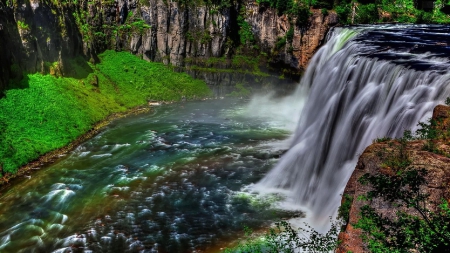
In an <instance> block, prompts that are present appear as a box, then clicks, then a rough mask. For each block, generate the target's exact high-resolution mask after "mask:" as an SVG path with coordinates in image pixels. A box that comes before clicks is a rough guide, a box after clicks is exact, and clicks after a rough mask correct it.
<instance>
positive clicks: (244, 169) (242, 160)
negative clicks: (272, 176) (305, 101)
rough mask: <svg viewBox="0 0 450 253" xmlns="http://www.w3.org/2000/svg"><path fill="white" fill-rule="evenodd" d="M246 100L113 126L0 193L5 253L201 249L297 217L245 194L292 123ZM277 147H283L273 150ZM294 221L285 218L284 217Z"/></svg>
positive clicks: (183, 108) (173, 110)
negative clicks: (259, 111)
mask: <svg viewBox="0 0 450 253" xmlns="http://www.w3.org/2000/svg"><path fill="white" fill-rule="evenodd" d="M248 113H249V112H248V111H247V110H245V103H244V101H237V100H236V101H235V100H231V99H228V100H215V101H202V102H187V103H181V104H172V105H163V106H159V107H154V111H153V112H151V113H146V114H140V115H136V116H129V117H126V118H124V119H119V120H117V121H114V122H113V123H112V124H111V125H109V126H108V127H107V128H106V129H105V130H104V131H103V132H102V133H101V134H99V135H98V136H96V137H94V138H93V139H91V140H89V141H87V142H86V143H84V144H82V145H81V146H79V147H78V148H77V149H76V150H74V151H73V152H71V153H70V154H69V155H67V156H66V157H63V158H61V159H60V160H59V161H57V162H56V163H55V164H52V165H50V166H48V167H46V168H41V169H40V170H38V171H37V172H36V173H33V174H32V175H31V178H29V179H28V178H24V179H22V180H21V181H20V182H17V183H16V184H14V185H13V186H11V187H9V188H8V189H7V191H6V192H2V194H1V196H0V213H1V214H2V215H1V216H0V252H2V253H4V252H14V253H16V252H141V251H142V250H145V252H194V251H199V250H213V249H212V248H211V247H220V245H222V247H223V246H226V245H228V244H227V243H228V242H230V241H232V240H235V239H236V238H237V237H238V236H240V235H241V234H242V233H241V232H242V231H243V228H244V226H249V227H253V228H259V227H264V226H268V224H270V222H271V221H274V220H276V219H278V218H280V217H288V216H290V215H292V214H289V213H286V212H283V211H281V210H277V209H275V208H271V206H272V204H273V203H274V202H275V201H276V200H277V199H276V196H269V197H258V196H255V195H254V194H253V195H252V194H250V193H249V192H244V191H242V190H241V188H242V187H243V186H245V185H249V184H251V183H256V182H257V181H258V180H260V179H261V178H262V176H263V175H264V174H265V173H267V171H268V170H269V169H270V168H271V167H272V166H273V165H274V164H275V162H276V161H277V160H278V158H279V156H280V154H281V153H282V151H283V149H284V148H285V147H284V146H283V142H282V140H283V139H285V138H286V137H287V136H288V135H289V133H290V132H289V131H287V130H286V129H287V128H288V126H287V125H288V124H289V122H284V121H283V120H281V119H280V120H270V121H269V120H268V119H267V118H264V117H256V116H255V117H251V118H249V117H248V116H247V115H248ZM274 146H275V147H274ZM286 215H287V216H286Z"/></svg>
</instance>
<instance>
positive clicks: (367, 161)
mask: <svg viewBox="0 0 450 253" xmlns="http://www.w3.org/2000/svg"><path fill="white" fill-rule="evenodd" d="M449 116H450V107H447V106H442V105H439V106H437V107H436V108H435V110H434V112H433V119H434V120H436V121H438V122H442V123H441V124H440V126H441V127H442V128H443V129H441V130H444V131H448V129H447V128H448V126H449V121H450V118H449ZM426 142H427V141H425V140H417V141H411V142H408V143H407V145H406V147H405V148H406V149H405V152H406V154H408V159H409V160H410V162H411V163H410V164H409V166H408V168H416V169H422V168H424V169H425V170H426V172H427V174H426V176H425V184H423V185H422V186H421V188H420V191H421V193H422V194H425V195H428V197H427V199H426V200H425V203H424V206H425V207H426V208H427V209H429V210H430V211H433V212H435V211H436V210H437V208H438V205H439V204H440V203H441V200H442V199H445V200H449V199H450V187H449V185H450V159H449V158H448V155H447V156H445V155H444V154H448V153H449V151H450V146H449V145H448V141H444V140H442V139H440V140H433V143H434V145H435V147H436V148H437V149H438V150H440V152H441V154H436V153H432V152H429V151H425V150H424V148H423V147H424V145H425V144H426ZM398 145H399V143H398V141H385V142H381V143H375V144H372V145H370V146H369V147H367V148H366V150H365V151H364V153H363V154H362V155H361V156H360V158H359V161H358V164H357V166H356V168H355V170H354V172H353V174H352V176H351V177H350V180H349V181H348V183H347V186H346V188H345V191H344V196H346V197H344V198H343V202H345V201H349V199H351V204H350V210H349V220H348V224H347V226H346V228H345V231H343V232H341V233H340V235H339V240H340V241H341V244H340V246H339V248H338V250H337V251H336V252H338V253H346V252H349V251H351V252H369V249H368V248H367V244H366V243H365V242H363V240H362V239H361V235H362V233H363V232H362V231H361V229H358V228H355V227H354V226H355V224H356V223H357V222H358V220H359V219H360V218H361V215H360V213H361V207H363V206H364V205H369V206H370V207H372V208H374V209H375V210H376V212H378V213H379V214H381V216H382V217H384V218H388V219H393V218H395V217H396V213H397V211H399V210H401V211H404V212H406V213H408V214H411V215H415V216H420V215H419V213H417V210H414V209H412V208H405V207H399V206H398V205H397V203H394V202H387V201H384V200H383V199H382V198H381V197H377V198H374V199H372V200H371V201H369V200H363V199H361V198H360V196H363V195H365V194H367V193H368V192H369V191H370V190H371V189H372V188H371V186H370V185H363V184H361V183H360V182H359V181H358V179H359V178H361V177H362V176H363V175H364V174H366V173H369V174H370V175H380V174H382V175H392V174H393V173H396V172H395V169H394V168H392V167H390V166H389V165H386V160H387V159H388V158H387V157H389V156H391V155H392V154H394V155H395V154H396V152H398V148H397V147H398Z"/></svg>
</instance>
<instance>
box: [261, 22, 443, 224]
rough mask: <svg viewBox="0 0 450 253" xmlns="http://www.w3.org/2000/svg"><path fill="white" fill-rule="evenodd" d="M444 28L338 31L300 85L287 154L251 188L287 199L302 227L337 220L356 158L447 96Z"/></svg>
mask: <svg viewBox="0 0 450 253" xmlns="http://www.w3.org/2000/svg"><path fill="white" fill-rule="evenodd" d="M449 30H450V28H448V27H441V26H426V27H425V26H424V27H422V26H403V27H400V26H388V27H379V26H378V27H356V28H350V29H343V28H337V29H335V30H334V31H332V32H331V34H330V35H329V39H328V42H327V43H326V44H325V45H324V46H323V47H322V48H321V49H320V50H319V51H318V52H317V53H316V55H315V56H314V58H313V59H312V60H311V62H310V64H309V66H308V69H307V71H306V73H305V76H304V77H303V79H302V81H301V83H300V85H299V86H300V89H304V87H310V90H309V94H308V96H307V99H306V103H305V105H304V107H303V110H302V113H301V116H300V119H299V122H298V125H297V129H296V131H295V134H294V136H293V140H292V143H291V146H290V148H289V150H288V152H287V153H286V154H285V155H284V156H283V157H282V158H281V159H280V161H279V163H278V164H277V165H276V167H275V168H273V169H272V170H271V171H270V172H269V173H268V174H267V175H266V176H265V177H264V178H263V179H262V180H261V181H260V182H259V183H258V184H257V185H256V186H255V189H256V190H257V191H265V192H267V191H269V192H285V193H286V194H287V197H288V201H289V200H290V201H292V202H293V203H295V204H299V205H300V206H302V207H304V208H305V209H307V210H308V212H307V216H309V217H307V219H308V223H310V224H313V225H314V226H316V227H319V229H320V227H321V226H322V229H323V228H324V227H327V225H325V224H326V223H327V221H328V218H329V216H333V215H335V213H336V211H337V208H338V206H339V204H340V199H341V194H342V192H343V190H344V187H345V185H346V183H347V180H348V178H349V177H350V175H351V173H352V171H353V169H354V168H355V165H356V162H357V160H358V156H359V155H360V154H361V153H362V152H363V150H364V148H365V147H367V146H368V145H370V144H371V142H372V140H374V139H376V138H377V137H383V136H390V137H400V136H402V134H403V132H404V130H406V129H413V130H414V129H415V127H416V125H417V123H418V122H419V121H424V120H426V119H427V118H428V117H430V116H431V112H432V110H433V108H434V106H435V105H437V104H438V103H439V102H441V103H442V102H443V101H444V99H445V98H446V97H447V96H449V95H450V87H449V84H450V68H449V66H450V65H449V58H448V57H449V56H450V47H447V46H446V45H447V44H446V43H447V42H450V36H449V35H448V34H449Z"/></svg>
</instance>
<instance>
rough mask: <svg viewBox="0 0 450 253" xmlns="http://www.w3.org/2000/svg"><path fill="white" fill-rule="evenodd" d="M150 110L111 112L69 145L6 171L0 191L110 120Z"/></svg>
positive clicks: (102, 126)
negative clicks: (15, 171) (16, 168)
mask: <svg viewBox="0 0 450 253" xmlns="http://www.w3.org/2000/svg"><path fill="white" fill-rule="evenodd" d="M150 110H151V108H150V107H145V106H138V107H135V108H133V109H131V110H128V111H126V112H123V113H113V114H111V115H109V116H108V117H106V119H103V120H101V121H99V122H97V123H96V124H95V125H94V126H93V127H92V129H90V130H89V131H88V132H86V133H84V134H82V135H81V136H79V137H77V138H76V139H75V140H74V141H72V142H71V143H70V144H69V145H67V146H64V147H62V148H59V149H56V150H53V151H50V152H48V153H46V154H44V155H43V156H41V157H39V158H38V159H37V160H34V161H31V162H29V163H27V164H26V165H24V166H22V167H20V168H19V169H18V170H17V173H15V174H12V173H7V174H5V175H3V176H2V177H1V178H0V192H1V191H3V190H4V189H5V188H6V187H8V186H9V184H10V181H11V180H14V179H17V178H19V177H25V178H30V177H31V175H32V173H33V171H34V170H40V169H41V167H43V166H46V165H49V164H52V163H54V162H55V161H56V160H57V159H59V158H61V157H62V156H65V155H66V154H67V153H68V152H70V151H73V150H74V149H75V148H76V147H77V146H79V145H80V144H81V143H83V142H85V141H87V140H89V139H91V138H92V137H94V136H95V135H97V134H98V133H99V132H100V131H102V129H103V128H104V127H105V126H107V125H108V124H110V123H111V121H113V120H116V119H120V118H123V117H127V116H129V115H135V114H139V113H145V112H149V111H150Z"/></svg>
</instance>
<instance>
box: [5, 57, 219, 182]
mask: <svg viewBox="0 0 450 253" xmlns="http://www.w3.org/2000/svg"><path fill="white" fill-rule="evenodd" d="M100 59H101V62H100V63H99V64H97V65H92V64H88V63H86V62H85V61H83V60H82V59H76V60H75V61H74V63H73V72H72V74H73V75H72V77H61V76H58V72H57V69H58V66H52V68H51V70H53V71H50V73H52V74H53V75H42V74H32V75H27V76H26V77H25V78H24V79H23V80H21V81H20V82H19V83H18V84H17V85H18V88H16V89H11V90H8V91H7V92H6V93H5V97H4V98H2V99H0V108H1V110H0V130H1V133H0V137H1V138H0V161H1V162H0V169H1V170H0V176H2V178H3V179H2V180H1V181H2V184H4V183H5V182H8V181H9V180H10V179H11V178H12V177H14V176H13V175H15V174H16V173H17V172H18V168H21V167H22V166H24V165H26V164H28V163H29V162H30V161H35V160H36V159H39V160H36V163H33V164H30V165H28V166H26V167H28V168H29V169H22V171H23V172H21V175H24V174H25V171H30V170H31V168H34V167H36V165H39V164H40V161H46V160H53V159H54V157H57V156H58V155H59V154H60V153H61V152H64V150H66V148H64V147H69V146H74V145H76V143H80V142H82V140H86V138H87V137H88V136H92V135H93V134H95V132H96V131H98V129H100V128H101V127H102V126H104V125H105V124H106V123H107V122H109V121H110V120H111V119H113V118H115V117H117V116H118V115H122V114H126V112H127V111H130V110H131V111H130V112H133V111H135V110H138V109H132V108H140V106H142V105H147V104H148V103H149V101H180V100H193V99H200V98H203V97H208V96H210V95H211V91H210V90H209V88H208V87H207V86H206V84H205V82H203V81H200V80H195V79H193V78H192V77H190V76H189V75H187V74H185V73H175V72H172V71H171V70H170V69H169V68H167V67H166V66H164V65H162V64H158V63H149V62H146V61H144V60H142V59H139V58H138V57H136V56H134V55H131V54H129V53H126V52H114V51H106V52H105V53H103V54H102V55H101V57H100ZM83 64H84V65H83ZM114 115H115V116H114ZM55 150H60V151H55ZM67 150H70V148H67ZM51 157H52V158H51ZM41 159H42V160H41ZM3 176H5V177H3Z"/></svg>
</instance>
